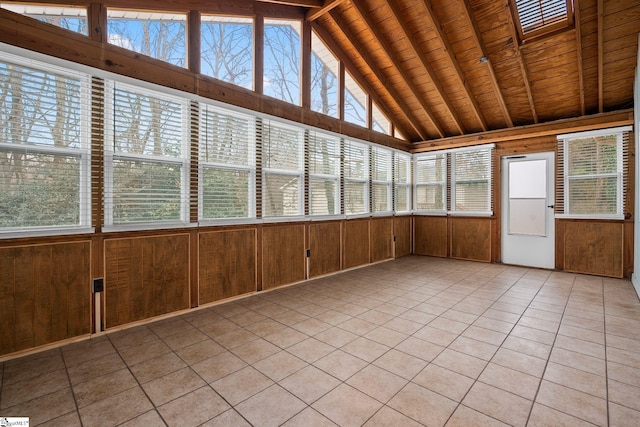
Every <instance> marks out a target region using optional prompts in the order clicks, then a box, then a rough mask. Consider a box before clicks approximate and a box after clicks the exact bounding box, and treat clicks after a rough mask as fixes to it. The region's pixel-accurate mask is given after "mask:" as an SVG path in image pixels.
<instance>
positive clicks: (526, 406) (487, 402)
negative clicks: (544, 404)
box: [462, 382, 533, 426]
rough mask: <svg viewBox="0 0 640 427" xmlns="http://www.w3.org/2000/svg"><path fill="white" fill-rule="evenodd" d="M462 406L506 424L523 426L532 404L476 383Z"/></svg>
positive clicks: (494, 388)
mask: <svg viewBox="0 0 640 427" xmlns="http://www.w3.org/2000/svg"><path fill="white" fill-rule="evenodd" d="M462 404H463V405H465V406H468V407H469V408H471V409H475V410H476V411H478V412H480V413H482V414H485V415H488V416H490V417H492V418H495V419H497V420H499V421H502V422H504V423H506V424H509V425H512V426H524V425H526V423H527V418H528V416H529V411H530V410H531V406H532V405H533V402H532V401H531V400H528V399H525V398H522V397H520V396H516V395H515V394H512V393H509V392H507V391H504V390H501V389H499V388H496V387H493V386H490V385H487V384H484V383H482V382H476V383H475V384H474V385H473V386H472V387H471V389H470V390H469V393H467V395H466V397H465V398H464V400H463V401H462Z"/></svg>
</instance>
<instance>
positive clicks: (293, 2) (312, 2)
mask: <svg viewBox="0 0 640 427" xmlns="http://www.w3.org/2000/svg"><path fill="white" fill-rule="evenodd" d="M256 1H258V2H261V3H274V4H285V5H288V6H303V7H322V0H256Z"/></svg>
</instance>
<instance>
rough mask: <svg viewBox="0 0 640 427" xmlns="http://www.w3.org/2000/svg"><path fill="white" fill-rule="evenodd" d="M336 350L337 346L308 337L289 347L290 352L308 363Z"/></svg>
mask: <svg viewBox="0 0 640 427" xmlns="http://www.w3.org/2000/svg"><path fill="white" fill-rule="evenodd" d="M334 350H335V347H332V346H330V345H329V344H326V343H323V342H322V341H319V340H317V339H315V338H307V339H306V340H304V341H300V342H299V343H297V344H295V345H292V346H291V347H289V348H287V351H288V352H289V353H291V354H293V355H295V356H297V357H299V358H300V359H302V360H304V361H306V362H308V363H313V362H315V361H316V360H318V359H320V358H322V357H324V356H326V355H327V354H329V353H331V352H332V351H334Z"/></svg>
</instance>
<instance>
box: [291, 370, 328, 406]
mask: <svg viewBox="0 0 640 427" xmlns="http://www.w3.org/2000/svg"><path fill="white" fill-rule="evenodd" d="M339 384H340V381H339V380H338V379H336V378H335V377H334V376H332V375H329V374H327V373H326V372H324V371H322V370H320V369H318V368H316V367H315V366H307V367H306V368H303V369H301V370H299V371H297V372H296V373H294V374H292V375H290V376H289V377H287V378H285V379H284V380H282V381H281V382H280V385H281V386H282V387H284V388H285V389H287V390H288V391H289V392H291V393H292V394H293V395H295V396H296V397H298V398H299V399H301V400H302V401H304V402H306V403H307V404H311V403H313V402H315V401H316V400H318V399H319V398H320V397H322V396H324V395H325V394H326V393H328V392H330V391H331V390H333V389H334V388H336V387H337V386H338V385H339Z"/></svg>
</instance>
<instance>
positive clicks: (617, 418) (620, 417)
mask: <svg viewBox="0 0 640 427" xmlns="http://www.w3.org/2000/svg"><path fill="white" fill-rule="evenodd" d="M609 425H610V426H626V425H630V426H637V425H640V411H636V410H634V409H631V408H627V407H626V406H621V405H618V404H616V403H611V404H610V405H609Z"/></svg>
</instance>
